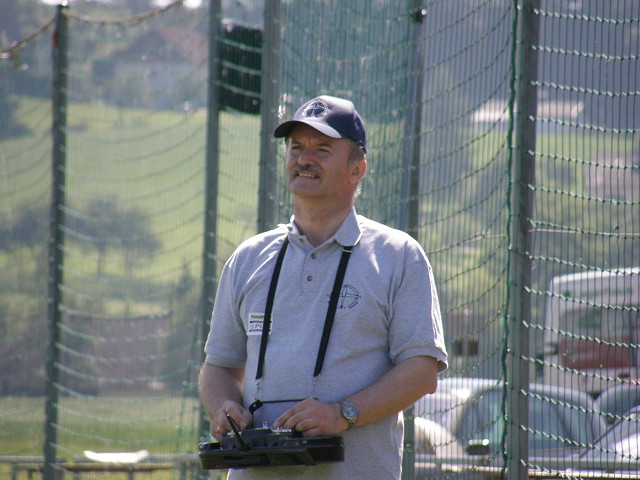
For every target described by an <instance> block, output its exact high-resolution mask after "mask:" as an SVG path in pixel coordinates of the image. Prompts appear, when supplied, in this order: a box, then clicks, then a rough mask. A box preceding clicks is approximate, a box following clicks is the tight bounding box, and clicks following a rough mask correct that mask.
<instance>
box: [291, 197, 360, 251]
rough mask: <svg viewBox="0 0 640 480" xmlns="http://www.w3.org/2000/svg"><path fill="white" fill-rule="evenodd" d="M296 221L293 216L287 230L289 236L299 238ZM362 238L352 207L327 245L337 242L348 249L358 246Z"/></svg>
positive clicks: (354, 210)
mask: <svg viewBox="0 0 640 480" xmlns="http://www.w3.org/2000/svg"><path fill="white" fill-rule="evenodd" d="M294 220H295V217H294V215H291V220H290V222H289V224H288V225H287V230H289V235H293V236H296V237H299V236H300V235H301V234H300V231H299V230H298V227H297V226H296V224H295V222H294ZM361 236H362V231H361V230H360V225H359V224H358V216H357V214H356V209H355V207H351V211H350V212H349V214H348V215H347V216H346V218H345V219H344V221H343V222H342V225H340V228H339V229H338V231H337V232H336V233H335V234H334V235H333V237H331V238H330V239H329V240H327V241H326V242H325V245H327V244H329V243H331V242H334V241H335V242H337V243H338V244H339V245H341V246H343V247H348V246H352V245H356V244H357V243H358V242H359V241H360V237H361Z"/></svg>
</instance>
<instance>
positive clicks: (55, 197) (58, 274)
mask: <svg viewBox="0 0 640 480" xmlns="http://www.w3.org/2000/svg"><path fill="white" fill-rule="evenodd" d="M66 8H67V2H62V3H61V4H59V5H58V6H57V11H56V21H55V31H54V33H53V45H52V47H53V85H52V87H53V88H52V108H53V112H52V117H53V118H52V120H53V125H52V129H51V130H52V137H53V139H52V140H53V150H52V158H51V163H52V169H51V177H52V178H51V183H52V188H51V205H50V216H49V273H48V279H47V282H48V284H47V297H48V300H47V317H48V324H49V347H48V351H47V365H46V368H47V384H46V400H45V438H44V472H43V477H44V478H55V470H54V467H55V463H56V451H57V443H58V440H57V425H58V398H59V390H58V386H59V385H58V383H59V380H60V324H61V322H62V313H61V306H62V283H63V266H64V235H63V228H62V227H63V225H64V206H65V171H66V151H67V148H66V147H67V66H68V64H67V62H68V58H67V57H68V51H67V48H68V19H67V17H66V16H65V14H64V10H65V9H66Z"/></svg>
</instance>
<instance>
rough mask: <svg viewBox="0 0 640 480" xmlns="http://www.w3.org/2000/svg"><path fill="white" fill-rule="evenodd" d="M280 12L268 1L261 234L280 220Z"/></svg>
mask: <svg viewBox="0 0 640 480" xmlns="http://www.w3.org/2000/svg"><path fill="white" fill-rule="evenodd" d="M280 10H281V8H280V0H265V2H264V35H263V37H262V72H261V83H260V117H261V118H260V178H259V186H258V231H259V232H262V231H265V230H268V229H270V228H273V227H275V224H276V222H277V218H278V205H277V197H278V195H277V192H278V182H277V174H276V173H277V168H278V163H277V160H278V148H277V143H276V142H275V139H274V138H273V131H274V130H275V128H276V126H277V123H278V115H277V114H278V105H279V103H280V100H279V99H280V37H281V33H280V24H281V18H280Z"/></svg>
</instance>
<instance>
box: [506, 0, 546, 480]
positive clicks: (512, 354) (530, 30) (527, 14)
mask: <svg viewBox="0 0 640 480" xmlns="http://www.w3.org/2000/svg"><path fill="white" fill-rule="evenodd" d="M539 3H540V2H539V0H522V2H521V9H520V13H519V18H518V28H517V37H519V38H520V42H519V48H518V49H517V61H516V65H515V67H516V70H515V71H516V84H515V87H516V108H515V111H516V117H515V139H514V142H515V143H514V148H513V150H512V155H513V156H512V159H513V160H512V166H511V167H512V169H511V175H512V180H511V212H512V214H511V220H510V236H511V246H510V250H509V257H510V259H509V262H510V268H509V277H510V278H509V283H508V287H509V299H510V300H509V305H508V312H509V317H508V320H509V321H508V325H509V329H510V332H511V333H510V335H509V337H508V342H509V343H508V348H509V355H508V356H507V366H508V377H507V380H508V388H507V412H508V417H507V423H506V429H507V438H508V439H509V442H510V444H509V447H510V448H509V452H510V456H509V465H508V466H509V478H510V479H519V480H526V479H527V478H528V438H527V431H526V430H525V429H523V428H520V425H527V424H528V405H527V403H528V402H527V396H525V395H523V394H522V393H521V392H522V391H527V390H528V389H529V362H528V358H529V331H528V329H527V327H526V325H527V324H529V323H530V322H531V298H530V297H529V295H528V294H527V292H526V291H525V287H527V286H531V258H530V256H529V252H530V251H531V229H530V219H531V218H532V216H533V202H534V197H533V191H532V190H531V188H529V186H530V185H533V184H534V182H535V150H536V120H535V119H536V111H537V98H536V95H537V91H536V79H537V73H538V68H537V53H536V50H535V48H533V46H534V45H536V44H537V42H538V33H539V17H538V15H537V13H536V11H535V10H536V9H537V8H539Z"/></svg>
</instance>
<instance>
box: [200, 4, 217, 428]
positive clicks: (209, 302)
mask: <svg viewBox="0 0 640 480" xmlns="http://www.w3.org/2000/svg"><path fill="white" fill-rule="evenodd" d="M221 18H222V4H221V0H209V65H208V68H209V75H208V79H209V81H208V92H207V148H206V155H207V157H206V160H205V163H206V165H205V206H204V208H205V219H204V242H203V248H202V279H203V281H202V295H201V300H200V305H201V307H200V316H201V319H200V326H201V329H200V340H201V345H200V347H201V348H200V355H201V360H202V361H204V342H205V341H206V338H207V334H208V332H209V326H210V321H211V311H212V309H213V302H214V299H215V295H216V289H217V278H218V272H217V268H216V263H217V245H216V240H217V238H218V234H217V232H218V228H217V221H218V177H219V171H220V148H219V136H220V129H219V124H220V115H219V112H220V100H219V92H220V88H219V87H220V51H221V49H220V35H221V34H222V26H221ZM208 431H209V422H208V420H207V417H206V414H205V412H204V409H203V407H202V406H201V412H200V425H199V433H200V435H204V434H206V433H207V432H208Z"/></svg>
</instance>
